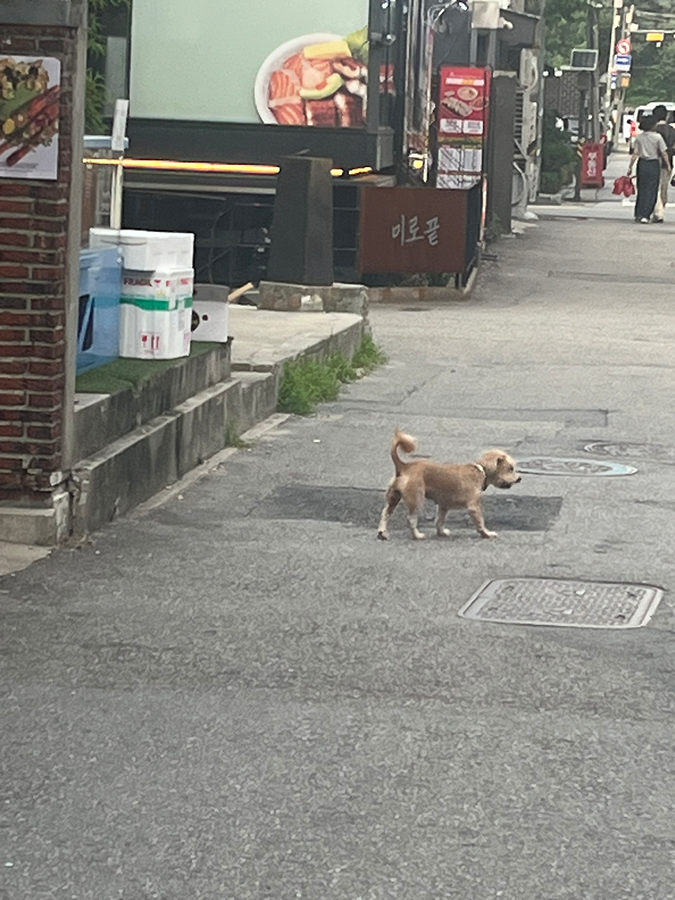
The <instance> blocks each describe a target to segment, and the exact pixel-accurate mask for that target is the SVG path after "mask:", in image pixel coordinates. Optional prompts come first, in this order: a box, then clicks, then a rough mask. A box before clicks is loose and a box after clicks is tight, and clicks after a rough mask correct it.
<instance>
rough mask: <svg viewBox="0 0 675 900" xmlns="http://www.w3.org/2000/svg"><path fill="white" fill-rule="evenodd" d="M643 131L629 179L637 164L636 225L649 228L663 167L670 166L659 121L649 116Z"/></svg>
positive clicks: (632, 156) (638, 140)
mask: <svg viewBox="0 0 675 900" xmlns="http://www.w3.org/2000/svg"><path fill="white" fill-rule="evenodd" d="M640 127H641V128H642V132H641V133H640V134H638V136H637V137H636V138H635V144H634V146H633V153H632V155H631V158H630V163H629V164H628V175H629V177H630V176H632V174H633V167H634V165H635V163H636V162H637V197H636V200H635V221H636V222H639V223H640V224H641V225H649V222H650V221H651V217H652V213H653V212H654V207H655V206H656V198H657V196H658V193H659V184H660V181H661V164H662V163H663V164H664V165H666V166H668V167H669V168H670V166H669V163H668V154H667V153H666V142H665V141H664V140H663V138H662V137H661V135H660V134H658V132H657V131H655V129H656V119H655V118H654V117H653V116H645V117H644V118H643V119H642V122H641V125H640Z"/></svg>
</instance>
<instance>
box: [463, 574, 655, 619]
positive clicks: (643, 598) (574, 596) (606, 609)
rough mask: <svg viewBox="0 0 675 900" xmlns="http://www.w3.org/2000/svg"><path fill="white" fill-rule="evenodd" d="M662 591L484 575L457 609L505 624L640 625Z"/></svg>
mask: <svg viewBox="0 0 675 900" xmlns="http://www.w3.org/2000/svg"><path fill="white" fill-rule="evenodd" d="M662 596H663V591H662V590H661V589H660V588H656V587H653V586H651V585H647V584H622V583H621V582H609V581H607V582H605V581H575V580H573V579H558V578H555V579H554V578H504V579H497V580H495V581H487V582H486V583H485V584H484V585H483V586H482V587H481V588H480V589H479V590H478V591H477V592H476V593H475V594H474V595H473V597H472V598H471V599H470V600H469V602H468V603H466V604H465V605H464V606H463V607H462V608H461V609H460V611H459V615H460V616H463V617H464V618H466V619H480V620H482V621H485V622H501V623H503V624H507V625H558V626H563V627H568V628H570V627H572V628H639V627H640V626H641V625H646V624H647V622H649V620H650V619H651V617H652V616H653V614H654V612H655V611H656V607H657V606H658V605H659V603H660V601H661V597H662Z"/></svg>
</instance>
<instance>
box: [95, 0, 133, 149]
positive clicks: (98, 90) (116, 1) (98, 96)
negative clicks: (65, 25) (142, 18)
mask: <svg viewBox="0 0 675 900" xmlns="http://www.w3.org/2000/svg"><path fill="white" fill-rule="evenodd" d="M120 6H122V7H126V8H127V9H128V8H129V6H130V0H89V2H88V35H87V87H86V97H85V107H84V118H85V123H84V128H85V131H86V132H87V133H88V134H103V132H104V130H105V121H104V118H103V110H104V108H105V81H104V79H103V75H102V74H101V71H100V68H101V64H102V62H103V61H104V60H105V52H106V36H105V30H104V18H105V14H106V12H108V11H109V10H111V9H113V8H114V7H120Z"/></svg>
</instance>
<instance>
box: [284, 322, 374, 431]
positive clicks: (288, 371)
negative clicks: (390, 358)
mask: <svg viewBox="0 0 675 900" xmlns="http://www.w3.org/2000/svg"><path fill="white" fill-rule="evenodd" d="M386 361H387V357H386V355H385V354H384V353H383V352H382V350H380V348H379V347H378V346H377V344H375V342H374V341H373V339H372V338H371V337H370V336H369V335H366V336H365V337H364V338H363V340H362V341H361V345H360V347H359V349H358V350H357V351H356V353H355V354H354V356H353V357H352V359H351V360H349V359H347V357H346V356H345V355H344V354H342V353H333V354H332V355H331V356H329V357H328V358H327V359H326V360H323V361H319V360H316V359H295V360H292V361H291V362H289V363H286V365H285V366H284V374H283V377H282V379H281V385H280V386H279V411H280V412H287V413H293V414H295V415H296V416H308V415H310V413H312V412H314V410H315V409H316V407H317V405H318V404H319V403H326V402H328V401H330V400H337V398H338V395H339V393H340V387H341V386H342V385H343V384H346V383H348V382H350V381H356V379H357V378H359V377H360V376H361V375H364V374H366V373H368V372H372V371H373V369H376V368H377V366H380V365H382V364H383V363H385V362H386Z"/></svg>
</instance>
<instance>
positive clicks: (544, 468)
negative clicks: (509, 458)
mask: <svg viewBox="0 0 675 900" xmlns="http://www.w3.org/2000/svg"><path fill="white" fill-rule="evenodd" d="M518 471H519V472H523V473H524V474H526V475H576V476H580V475H581V476H583V475H586V476H589V475H590V476H594V477H601V476H605V477H614V476H617V475H635V473H636V472H637V469H635V468H633V466H626V465H623V464H622V463H610V462H600V461H599V460H595V459H560V458H555V457H549V456H535V457H531V458H530V459H521V460H519V461H518Z"/></svg>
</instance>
